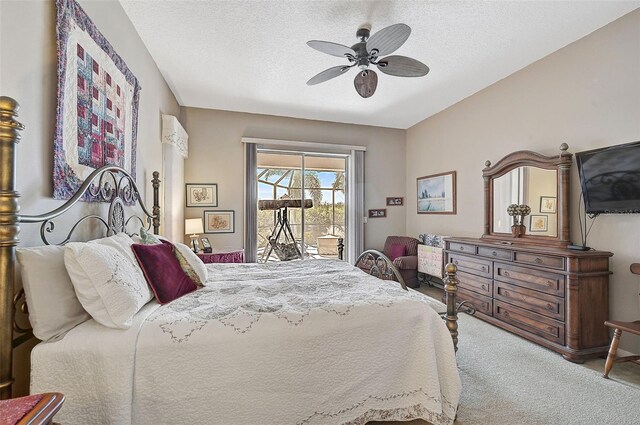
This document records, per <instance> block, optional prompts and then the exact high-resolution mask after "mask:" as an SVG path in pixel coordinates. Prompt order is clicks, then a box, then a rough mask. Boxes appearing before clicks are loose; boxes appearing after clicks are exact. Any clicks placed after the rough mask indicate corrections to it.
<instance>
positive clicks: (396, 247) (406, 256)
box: [383, 236, 420, 288]
mask: <svg viewBox="0 0 640 425" xmlns="http://www.w3.org/2000/svg"><path fill="white" fill-rule="evenodd" d="M383 253H384V255H386V256H387V257H389V259H390V260H391V261H393V264H394V265H395V266H396V267H397V268H398V270H400V274H401V275H402V278H403V279H404V282H405V283H406V284H407V286H408V287H410V288H418V287H419V286H420V283H419V282H418V240H417V239H416V238H412V237H410V236H389V237H387V240H386V241H385V243H384V251H383Z"/></svg>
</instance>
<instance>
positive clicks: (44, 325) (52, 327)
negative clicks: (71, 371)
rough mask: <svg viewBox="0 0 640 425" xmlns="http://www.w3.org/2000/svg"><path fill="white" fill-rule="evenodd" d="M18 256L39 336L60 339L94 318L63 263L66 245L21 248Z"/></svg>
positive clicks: (30, 320)
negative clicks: (85, 307)
mask: <svg viewBox="0 0 640 425" xmlns="http://www.w3.org/2000/svg"><path fill="white" fill-rule="evenodd" d="M17 256H18V263H19V264H20V271H21V274H22V286H23V287H24V293H25V295H26V298H27V305H28V306H29V322H31V326H32V327H33V334H34V335H35V336H36V338H38V339H40V340H42V341H49V340H53V339H58V338H60V337H62V336H64V334H65V333H67V332H68V331H69V330H71V329H73V328H74V327H75V326H77V325H79V324H80V323H82V322H85V321H87V320H89V319H90V318H91V316H90V315H89V313H87V312H86V311H85V310H84V308H82V304H80V301H78V297H77V296H76V293H75V291H74V289H73V284H72V283H71V279H70V278H69V273H67V269H66V268H65V266H64V247H62V246H39V247H35V248H18V249H17Z"/></svg>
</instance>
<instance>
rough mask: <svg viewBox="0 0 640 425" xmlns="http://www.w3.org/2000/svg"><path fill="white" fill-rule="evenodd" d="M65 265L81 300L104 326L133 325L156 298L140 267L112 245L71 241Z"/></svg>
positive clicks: (127, 326) (66, 253)
mask: <svg viewBox="0 0 640 425" xmlns="http://www.w3.org/2000/svg"><path fill="white" fill-rule="evenodd" d="M105 239H108V238H105ZM64 264H65V266H66V268H67V272H68V273H69V277H71V282H72V283H73V287H74V289H75V292H76V295H77V296H78V299H79V300H80V303H81V304H82V306H83V307H84V309H85V310H87V311H88V312H89V314H91V316H92V317H93V318H94V319H95V320H96V321H97V322H98V323H100V324H102V325H104V326H107V327H110V328H120V329H128V328H130V327H131V323H132V319H133V316H134V315H135V314H136V313H137V312H138V311H139V310H140V309H141V308H142V306H144V305H145V304H146V303H147V302H149V301H150V300H151V299H152V298H153V294H152V293H151V291H150V290H149V286H148V285H147V282H146V281H145V279H144V276H143V275H142V272H141V271H140V269H139V268H138V267H137V266H136V265H134V264H132V263H131V262H130V261H129V259H128V258H127V257H126V256H125V255H124V254H122V253H121V252H120V250H119V249H117V248H114V247H112V246H109V245H105V244H102V243H97V241H93V243H78V242H72V243H69V244H67V246H66V248H65V251H64Z"/></svg>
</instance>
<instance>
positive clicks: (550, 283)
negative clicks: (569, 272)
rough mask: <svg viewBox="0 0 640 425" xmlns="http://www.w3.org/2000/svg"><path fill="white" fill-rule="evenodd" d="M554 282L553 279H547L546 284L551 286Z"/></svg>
mask: <svg viewBox="0 0 640 425" xmlns="http://www.w3.org/2000/svg"><path fill="white" fill-rule="evenodd" d="M555 284H556V283H555V282H554V281H553V280H547V286H548V287H549V288H552V287H553V286H554V285H555Z"/></svg>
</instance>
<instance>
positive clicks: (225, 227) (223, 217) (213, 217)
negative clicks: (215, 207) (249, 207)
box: [204, 210, 236, 233]
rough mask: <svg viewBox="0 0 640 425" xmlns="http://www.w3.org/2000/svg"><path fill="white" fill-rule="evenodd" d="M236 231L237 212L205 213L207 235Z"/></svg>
mask: <svg viewBox="0 0 640 425" xmlns="http://www.w3.org/2000/svg"><path fill="white" fill-rule="evenodd" d="M235 231H236V212H235V211H233V210H226V211H205V212H204V232H205V233H234V232H235Z"/></svg>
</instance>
